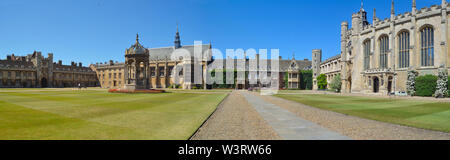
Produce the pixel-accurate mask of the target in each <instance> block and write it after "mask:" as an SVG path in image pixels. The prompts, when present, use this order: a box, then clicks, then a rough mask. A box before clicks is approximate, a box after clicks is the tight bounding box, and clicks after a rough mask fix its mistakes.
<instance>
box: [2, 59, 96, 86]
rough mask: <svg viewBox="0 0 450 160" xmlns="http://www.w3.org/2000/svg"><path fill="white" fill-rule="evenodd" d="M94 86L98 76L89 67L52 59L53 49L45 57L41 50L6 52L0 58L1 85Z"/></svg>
mask: <svg viewBox="0 0 450 160" xmlns="http://www.w3.org/2000/svg"><path fill="white" fill-rule="evenodd" d="M78 85H80V86H82V87H95V86H98V80H97V76H96V74H95V72H94V71H92V70H91V69H90V68H89V67H83V66H82V64H81V63H78V64H77V63H75V62H71V65H63V64H62V61H61V60H59V61H58V63H56V62H53V53H49V54H48V57H47V58H45V57H44V56H43V55H42V53H41V52H36V51H35V52H33V54H28V55H27V56H15V55H14V54H12V55H8V56H7V57H6V60H0V88H25V87H26V88H35V87H76V86H78Z"/></svg>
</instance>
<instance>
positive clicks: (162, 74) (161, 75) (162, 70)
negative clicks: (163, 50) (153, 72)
mask: <svg viewBox="0 0 450 160" xmlns="http://www.w3.org/2000/svg"><path fill="white" fill-rule="evenodd" d="M159 76H160V77H164V67H159Z"/></svg>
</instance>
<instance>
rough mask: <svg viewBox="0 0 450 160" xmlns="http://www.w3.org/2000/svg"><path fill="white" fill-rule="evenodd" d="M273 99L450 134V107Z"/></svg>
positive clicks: (356, 99) (365, 99)
mask: <svg viewBox="0 0 450 160" xmlns="http://www.w3.org/2000/svg"><path fill="white" fill-rule="evenodd" d="M276 96H277V97H280V98H284V99H287V100H291V101H296V102H299V103H302V104H306V105H309V106H312V107H317V108H321V109H326V110H331V111H334V112H339V113H343V114H348V115H353V116H358V117H363V118H367V119H373V120H378V121H384V122H390V123H396V124H402V125H407V126H413V127H418V128H425V129H431V130H438V131H444V132H450V103H445V102H433V101H415V100H407V99H389V98H379V97H378V98H377V97H357V96H341V95H322V94H315V95H311V94H278V95H276Z"/></svg>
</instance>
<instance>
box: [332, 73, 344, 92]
mask: <svg viewBox="0 0 450 160" xmlns="http://www.w3.org/2000/svg"><path fill="white" fill-rule="evenodd" d="M341 86H342V81H341V75H340V74H338V75H337V76H336V77H334V78H333V80H332V81H331V83H330V87H331V89H332V90H333V91H335V92H341Z"/></svg>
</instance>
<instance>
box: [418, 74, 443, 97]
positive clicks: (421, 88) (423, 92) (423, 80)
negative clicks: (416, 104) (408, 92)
mask: <svg viewBox="0 0 450 160" xmlns="http://www.w3.org/2000/svg"><path fill="white" fill-rule="evenodd" d="M437 79H438V77H437V76H434V75H429V74H428V75H425V76H419V77H417V78H416V95H417V96H423V97H431V96H433V94H434V92H435V91H436V81H437Z"/></svg>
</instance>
